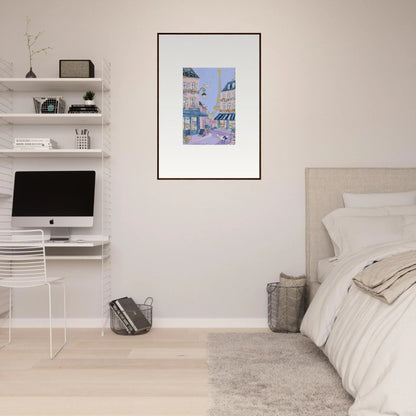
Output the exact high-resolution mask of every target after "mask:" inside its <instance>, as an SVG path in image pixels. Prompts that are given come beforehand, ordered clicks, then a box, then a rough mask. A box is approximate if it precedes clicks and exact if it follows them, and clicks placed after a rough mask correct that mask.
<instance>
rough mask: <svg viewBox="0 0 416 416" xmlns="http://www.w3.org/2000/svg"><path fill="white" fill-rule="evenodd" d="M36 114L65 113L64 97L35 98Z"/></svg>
mask: <svg viewBox="0 0 416 416" xmlns="http://www.w3.org/2000/svg"><path fill="white" fill-rule="evenodd" d="M33 103H34V105H35V113H42V114H58V113H65V101H64V99H63V97H61V96H57V97H33Z"/></svg>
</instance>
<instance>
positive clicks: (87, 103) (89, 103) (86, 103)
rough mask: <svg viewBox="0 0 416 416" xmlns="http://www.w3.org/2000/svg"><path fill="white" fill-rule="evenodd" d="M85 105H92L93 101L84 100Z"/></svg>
mask: <svg viewBox="0 0 416 416" xmlns="http://www.w3.org/2000/svg"><path fill="white" fill-rule="evenodd" d="M84 104H85V105H94V100H84Z"/></svg>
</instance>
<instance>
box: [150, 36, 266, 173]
mask: <svg viewBox="0 0 416 416" xmlns="http://www.w3.org/2000/svg"><path fill="white" fill-rule="evenodd" d="M157 48H158V50H157V54H158V61H157V62H158V65H157V83H158V84H157V85H158V87H157V89H158V98H157V107H158V131H157V141H158V142H157V148H158V152H157V171H158V173H157V178H158V179H261V165H260V98H261V95H260V94H261V90H260V86H261V85H260V84H261V74H260V53H261V52H260V51H261V34H260V33H197V34H196V33H158V38H157ZM200 62H204V65H203V66H202V65H200V64H199V63H200ZM185 65H187V66H186V67H185ZM178 68H182V74H180V73H179V72H178ZM237 78H238V80H237ZM237 81H238V83H237ZM238 85H241V86H242V88H241V89H238V91H237V87H238ZM236 110H237V111H238V114H237V111H236ZM181 121H182V123H181ZM237 123H238V126H236V124H237ZM181 124H182V129H181V128H180V127H179V126H180V125H181Z"/></svg>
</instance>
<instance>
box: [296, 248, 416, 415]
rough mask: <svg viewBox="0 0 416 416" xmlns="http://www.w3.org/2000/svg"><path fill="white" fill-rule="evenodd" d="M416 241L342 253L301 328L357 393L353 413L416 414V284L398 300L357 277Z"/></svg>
mask: <svg viewBox="0 0 416 416" xmlns="http://www.w3.org/2000/svg"><path fill="white" fill-rule="evenodd" d="M415 249H416V241H411V242H406V243H389V244H383V245H377V246H372V247H369V248H366V249H363V250H361V251H360V252H359V253H355V254H352V255H349V256H346V257H344V258H343V259H340V260H339V261H338V262H337V264H336V266H335V267H334V268H333V270H332V271H331V273H330V274H329V275H328V277H327V278H326V279H325V281H324V282H323V283H322V285H321V286H320V288H319V290H318V291H317V293H316V295H315V297H314V299H313V301H312V303H311V305H310V306H309V308H308V311H307V312H306V314H305V317H304V319H303V322H302V326H301V332H302V333H303V334H305V335H307V336H308V337H310V338H311V339H312V340H313V341H314V342H315V344H316V345H317V346H318V347H322V348H323V350H324V352H325V353H326V354H327V356H328V358H329V360H330V361H331V363H332V364H333V365H334V367H335V368H336V369H337V371H338V373H339V374H340V376H341V378H342V383H343V385H344V388H345V389H346V390H347V391H348V392H349V393H350V394H351V395H352V396H353V397H355V402H354V404H353V405H352V407H351V408H350V409H349V412H348V413H349V415H350V416H381V415H383V416H386V415H389V416H392V415H395V416H416V285H415V286H413V287H411V288H410V289H409V290H407V291H406V292H405V293H404V294H403V295H401V296H400V297H399V298H398V299H397V300H396V301H395V302H394V303H393V304H391V305H387V304H385V303H383V302H381V301H380V300H378V299H376V298H373V297H371V296H369V295H368V294H366V293H364V292H362V291H360V290H359V289H358V288H357V287H356V286H355V285H353V284H352V279H353V277H355V275H356V274H357V273H358V272H360V271H361V270H362V269H363V268H364V267H366V266H367V265H369V264H371V263H373V262H374V261H376V260H382V259H383V258H386V257H389V256H392V255H394V254H398V253H403V252H406V251H410V250H415Z"/></svg>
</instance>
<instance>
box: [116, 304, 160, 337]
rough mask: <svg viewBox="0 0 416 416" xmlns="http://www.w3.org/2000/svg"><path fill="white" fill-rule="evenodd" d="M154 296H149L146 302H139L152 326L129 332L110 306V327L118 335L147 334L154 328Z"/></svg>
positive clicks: (139, 306) (141, 309)
mask: <svg viewBox="0 0 416 416" xmlns="http://www.w3.org/2000/svg"><path fill="white" fill-rule="evenodd" d="M152 305H153V298H152V297H148V298H146V300H145V301H144V303H137V306H138V308H139V309H140V311H141V312H142V313H143V315H144V317H145V318H146V319H147V320H148V321H149V323H150V327H149V328H146V329H144V330H143V331H139V332H135V333H134V334H129V333H128V332H127V330H126V328H125V327H124V325H123V323H122V322H121V319H120V318H119V317H118V315H117V314H116V313H115V312H114V311H113V310H112V309H111V308H110V328H111V330H112V331H113V332H114V333H115V334H117V335H142V334H146V333H147V332H149V331H150V329H151V328H152V318H153V306H152Z"/></svg>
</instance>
